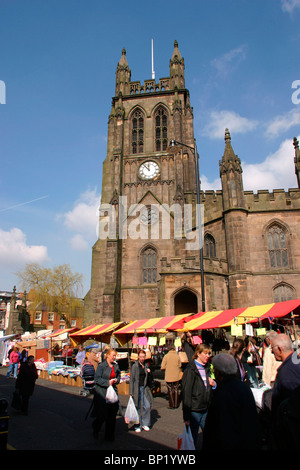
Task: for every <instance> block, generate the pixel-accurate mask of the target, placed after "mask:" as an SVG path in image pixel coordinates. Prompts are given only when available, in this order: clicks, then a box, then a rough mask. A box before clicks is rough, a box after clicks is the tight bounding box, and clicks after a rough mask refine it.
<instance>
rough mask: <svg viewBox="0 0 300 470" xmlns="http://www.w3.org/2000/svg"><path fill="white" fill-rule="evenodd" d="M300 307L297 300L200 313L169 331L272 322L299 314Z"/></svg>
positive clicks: (180, 322) (173, 326)
mask: <svg viewBox="0 0 300 470" xmlns="http://www.w3.org/2000/svg"><path fill="white" fill-rule="evenodd" d="M299 307H300V299H296V300H287V301H285V302H277V303H271V304H266V305H255V306H253V307H245V308H236V309H229V310H219V311H216V310H212V311H210V312H200V313H197V314H195V315H193V317H192V318H190V319H186V320H183V321H179V322H176V323H174V324H173V325H172V326H171V327H169V328H168V329H169V330H170V331H193V330H205V329H210V328H222V327H226V326H230V325H234V324H238V325H241V324H245V323H254V322H259V321H262V320H264V319H268V318H269V319H270V320H271V319H274V318H280V317H284V316H286V315H288V314H290V313H291V312H294V314H297V313H298V314H299V313H300V308H299Z"/></svg>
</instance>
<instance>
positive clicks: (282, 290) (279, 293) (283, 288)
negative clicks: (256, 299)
mask: <svg viewBox="0 0 300 470" xmlns="http://www.w3.org/2000/svg"><path fill="white" fill-rule="evenodd" d="M273 296H274V302H285V301H286V300H292V299H293V298H294V292H293V289H292V288H291V287H290V286H288V285H287V284H280V285H279V286H277V287H275V289H274V290H273Z"/></svg>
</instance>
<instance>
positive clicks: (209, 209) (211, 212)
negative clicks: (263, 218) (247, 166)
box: [201, 188, 300, 221]
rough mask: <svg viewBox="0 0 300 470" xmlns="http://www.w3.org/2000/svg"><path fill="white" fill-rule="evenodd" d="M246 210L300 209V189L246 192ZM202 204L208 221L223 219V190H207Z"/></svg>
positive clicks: (203, 195) (202, 194) (202, 197)
mask: <svg viewBox="0 0 300 470" xmlns="http://www.w3.org/2000/svg"><path fill="white" fill-rule="evenodd" d="M244 197H245V209H246V210H248V211H249V212H264V211H272V210H276V211H278V210H284V211H286V210H296V209H300V189H298V188H291V189H288V190H287V191H285V190H284V189H274V190H272V191H269V190H267V189H260V190H258V191H257V192H254V191H244ZM201 203H202V204H204V214H205V219H206V221H209V220H211V219H214V218H218V217H221V215H222V212H223V195H222V190H216V191H213V190H207V191H202V192H201Z"/></svg>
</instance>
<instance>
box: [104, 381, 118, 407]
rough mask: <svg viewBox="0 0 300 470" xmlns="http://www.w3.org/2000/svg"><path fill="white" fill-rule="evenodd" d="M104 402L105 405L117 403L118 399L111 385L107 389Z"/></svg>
mask: <svg viewBox="0 0 300 470" xmlns="http://www.w3.org/2000/svg"><path fill="white" fill-rule="evenodd" d="M105 401H106V403H117V401H119V397H118V395H117V393H116V391H115V389H114V387H113V386H112V385H110V386H109V387H108V388H107V391H106V397H105Z"/></svg>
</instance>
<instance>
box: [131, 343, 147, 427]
mask: <svg viewBox="0 0 300 470" xmlns="http://www.w3.org/2000/svg"><path fill="white" fill-rule="evenodd" d="M145 359H146V352H145V351H144V350H143V349H141V350H139V352H138V359H137V361H136V362H135V363H134V364H133V366H132V368H131V372H130V384H129V395H131V396H132V397H133V400H134V403H135V406H136V409H137V411H138V414H139V421H140V422H139V425H137V426H136V427H135V432H141V431H142V430H144V431H150V426H151V405H152V401H153V395H152V392H151V388H150V386H149V385H150V383H151V380H152V379H151V371H150V369H149V368H148V367H147V365H146V364H145Z"/></svg>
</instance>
